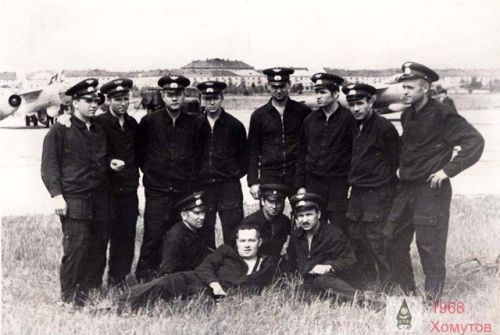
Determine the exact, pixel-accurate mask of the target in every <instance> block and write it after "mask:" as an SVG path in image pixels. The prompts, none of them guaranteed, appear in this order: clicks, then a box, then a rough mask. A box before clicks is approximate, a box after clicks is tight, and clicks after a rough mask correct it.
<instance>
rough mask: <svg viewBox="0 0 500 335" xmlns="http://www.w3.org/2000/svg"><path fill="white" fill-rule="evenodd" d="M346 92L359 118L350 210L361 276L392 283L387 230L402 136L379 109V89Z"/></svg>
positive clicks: (353, 88) (355, 88)
mask: <svg viewBox="0 0 500 335" xmlns="http://www.w3.org/2000/svg"><path fill="white" fill-rule="evenodd" d="M342 91H343V92H344V94H345V95H346V99H347V103H348V104H349V109H350V110H351V113H352V115H353V116H354V119H355V120H356V125H355V127H354V129H353V132H354V138H353V146H352V157H351V168H350V171H349V175H348V182H349V185H350V186H351V197H350V199H349V207H348V211H347V218H348V219H349V220H350V221H349V236H350V239H351V242H352V244H353V246H354V249H355V252H356V258H357V266H356V272H357V273H356V276H357V277H358V280H359V281H360V282H361V283H363V282H365V283H370V282H374V281H375V280H376V279H378V280H379V282H381V283H386V281H387V280H388V277H389V275H390V267H389V262H388V259H387V256H386V252H385V236H384V234H383V233H382V230H383V228H384V225H385V219H386V217H387V214H388V212H389V210H390V209H391V205H392V199H393V196H394V190H395V186H396V184H397V180H398V179H397V176H396V170H397V169H398V166H399V134H398V131H397V130H396V128H395V127H394V126H393V125H392V123H391V122H390V121H388V120H387V119H386V118H384V117H381V116H379V115H378V114H377V113H376V112H375V111H374V110H373V103H374V102H375V99H376V93H377V90H376V89H375V87H373V86H370V85H367V84H350V85H346V86H344V87H343V89H342Z"/></svg>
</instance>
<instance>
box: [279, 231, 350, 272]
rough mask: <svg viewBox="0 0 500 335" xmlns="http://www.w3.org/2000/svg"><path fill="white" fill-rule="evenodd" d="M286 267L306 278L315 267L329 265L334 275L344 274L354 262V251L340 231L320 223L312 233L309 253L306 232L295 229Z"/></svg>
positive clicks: (291, 238)
mask: <svg viewBox="0 0 500 335" xmlns="http://www.w3.org/2000/svg"><path fill="white" fill-rule="evenodd" d="M287 254H288V267H289V269H290V270H292V271H293V270H296V271H298V272H299V273H300V274H302V275H303V276H308V273H309V271H311V270H312V269H313V268H314V267H315V266H316V265H318V264H324V265H331V266H332V267H333V269H334V271H335V273H339V274H342V273H346V272H349V270H350V269H351V268H352V266H353V265H354V263H355V262H356V257H355V255H354V251H353V249H352V248H351V246H350V244H349V241H348V240H347V237H346V236H345V235H344V234H343V233H342V231H341V230H340V229H339V228H338V227H336V226H334V225H331V224H326V223H321V225H320V227H319V228H318V230H317V231H316V232H315V233H314V236H313V239H312V243H311V251H309V247H308V243H307V236H306V232H305V231H304V230H302V229H300V228H299V229H296V230H294V231H293V232H292V236H291V237H290V244H289V245H288V250H287Z"/></svg>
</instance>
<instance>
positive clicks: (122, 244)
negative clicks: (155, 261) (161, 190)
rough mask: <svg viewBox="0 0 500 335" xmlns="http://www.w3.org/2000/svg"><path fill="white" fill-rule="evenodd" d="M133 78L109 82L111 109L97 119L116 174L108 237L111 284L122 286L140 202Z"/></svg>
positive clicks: (131, 257)
mask: <svg viewBox="0 0 500 335" xmlns="http://www.w3.org/2000/svg"><path fill="white" fill-rule="evenodd" d="M132 85H133V82H132V80H130V79H125V78H119V79H114V80H111V81H110V82H107V83H106V84H104V85H103V86H102V87H101V92H102V93H103V94H105V95H106V96H107V100H108V102H109V110H108V111H107V112H106V113H104V114H101V115H98V116H97V117H96V118H95V120H96V122H97V123H99V124H100V125H101V127H102V128H103V129H104V132H105V133H106V139H107V142H108V153H109V156H110V157H113V159H112V160H111V167H112V168H113V171H112V172H111V176H110V194H111V214H112V220H111V227H110V236H109V261H108V268H109V275H108V282H109V284H110V285H122V284H123V282H124V280H125V276H126V275H127V274H128V273H129V272H130V268H131V266H132V261H133V260H134V247H135V231H136V223H137V215H138V214H139V212H138V206H139V200H138V198H137V187H138V186H139V167H138V165H137V161H136V145H137V128H138V124H137V121H136V120H135V119H134V118H133V117H131V116H129V115H128V114H127V110H128V106H129V102H130V93H129V92H130V89H131V88H132Z"/></svg>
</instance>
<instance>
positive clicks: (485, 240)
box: [2, 196, 500, 334]
mask: <svg viewBox="0 0 500 335" xmlns="http://www.w3.org/2000/svg"><path fill="white" fill-rule="evenodd" d="M499 200H500V199H499V197H495V196H484V197H474V198H467V197H456V198H454V201H453V204H452V219H451V224H450V233H449V243H448V258H447V259H448V269H449V275H448V281H447V287H446V289H445V293H444V294H445V295H444V298H445V299H447V300H454V301H463V302H464V303H465V305H466V312H465V313H464V314H461V315H460V316H457V315H449V316H436V315H433V314H431V313H430V312H425V314H424V321H425V324H426V328H425V329H426V330H425V332H424V333H429V332H430V320H440V321H441V322H444V321H445V320H449V321H453V322H459V321H460V322H481V323H492V324H493V332H492V333H493V334H494V333H500V323H499V322H498V321H496V320H500V312H499V308H498V307H497V306H498V305H499V302H500V301H499V299H498V297H499V296H500V283H499V280H498V279H499V278H498V276H497V277H494V276H492V275H488V274H485V273H483V272H476V273H474V274H471V275H467V276H465V275H464V274H463V273H462V271H461V270H458V269H454V267H453V265H454V264H457V263H460V262H462V261H465V260H467V259H470V258H473V257H478V258H479V259H481V260H482V261H489V262H491V261H492V260H494V259H495V257H496V256H497V255H498V254H499V253H500V244H499V241H500V217H499V213H500V211H499V206H500V205H499V203H500V202H499ZM2 229H3V236H2V272H3V277H2V286H3V295H2V328H3V329H2V334H159V333H164V334H332V333H333V334H386V332H385V331H384V322H385V321H384V315H385V314H384V312H383V311H379V312H377V311H374V310H369V309H366V308H358V307H352V306H347V305H342V306H337V305H335V304H332V303H331V302H329V301H327V300H319V299H316V300H312V301H307V302H306V301H305V300H304V299H303V297H301V295H300V290H299V289H298V286H300V283H299V282H297V281H293V282H292V283H291V284H290V286H289V287H288V289H286V290H283V289H280V288H279V287H271V288H269V289H267V290H266V291H265V292H264V294H262V295H259V296H253V297H243V296H241V295H239V294H236V295H234V296H233V297H231V298H230V299H228V300H227V301H224V302H223V303H221V304H219V305H217V306H214V305H212V304H210V303H204V302H203V301H204V298H203V296H201V297H197V298H196V299H194V300H191V301H187V302H179V301H175V302H171V303H159V304H157V305H156V306H153V307H152V308H151V309H150V310H148V311H144V312H142V313H140V314H137V315H126V316H121V317H119V316H117V315H116V314H115V313H114V311H113V309H111V310H110V311H102V312H96V308H101V307H109V306H113V299H114V298H115V297H116V292H107V294H106V295H105V296H104V297H99V296H97V295H96V296H95V297H94V301H93V303H94V305H93V306H90V307H86V308H84V309H83V310H80V311H75V310H73V309H72V308H70V307H68V306H61V305H60V304H58V303H59V280H58V268H59V261H60V258H61V254H62V247H61V236H62V235H61V232H60V223H59V221H58V220H57V219H56V218H55V217H53V216H17V217H4V218H3V220H2ZM141 236H142V221H141V222H140V223H139V233H138V238H140V237H141ZM138 243H139V240H138ZM413 257H414V264H415V265H416V269H417V271H416V275H417V278H418V281H419V284H421V282H422V272H421V270H420V265H419V261H418V256H417V254H416V252H415V248H413ZM495 322H496V324H495Z"/></svg>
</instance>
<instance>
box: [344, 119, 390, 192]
mask: <svg viewBox="0 0 500 335" xmlns="http://www.w3.org/2000/svg"><path fill="white" fill-rule="evenodd" d="M353 131H354V140H353V141H354V142H353V147H352V158H351V169H350V171H349V178H348V181H349V184H350V185H351V186H356V187H379V186H382V185H386V184H388V183H395V182H396V181H397V177H396V170H397V169H398V166H399V134H398V131H397V130H396V128H395V127H394V126H393V125H392V123H391V122H390V121H389V120H387V119H386V118H384V117H382V116H380V115H378V114H376V113H373V114H372V115H371V116H370V117H369V118H368V119H367V120H366V121H364V122H363V127H362V128H361V130H360V128H359V126H358V125H356V126H355V127H354V129H353Z"/></svg>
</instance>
